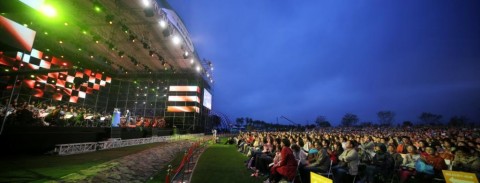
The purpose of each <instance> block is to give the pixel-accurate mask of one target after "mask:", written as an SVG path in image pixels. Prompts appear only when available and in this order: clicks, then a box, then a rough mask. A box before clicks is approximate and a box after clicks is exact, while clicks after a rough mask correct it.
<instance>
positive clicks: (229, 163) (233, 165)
mask: <svg viewBox="0 0 480 183" xmlns="http://www.w3.org/2000/svg"><path fill="white" fill-rule="evenodd" d="M225 140H226V139H222V141H221V143H220V144H212V145H209V147H208V149H206V150H205V152H203V154H202V155H201V156H200V159H199V160H198V164H197V166H196V168H195V171H194V173H193V177H192V182H193V183H202V182H228V183H235V182H238V183H246V182H252V183H256V182H263V181H264V180H265V179H266V178H253V177H250V174H251V171H250V170H247V168H246V167H245V165H244V161H245V160H247V157H246V156H245V155H243V154H242V153H239V152H238V151H237V149H236V147H235V145H223V143H225Z"/></svg>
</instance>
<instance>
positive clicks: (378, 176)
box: [366, 143, 394, 183]
mask: <svg viewBox="0 0 480 183" xmlns="http://www.w3.org/2000/svg"><path fill="white" fill-rule="evenodd" d="M374 151H375V155H374V156H373V158H372V162H371V164H368V165H367V166H366V175H367V180H368V182H369V183H375V182H386V181H387V180H388V179H390V177H391V174H392V173H393V166H394V160H393V157H392V156H390V154H389V153H388V152H387V147H385V145H384V144H381V143H379V144H377V145H375V147H374Z"/></svg>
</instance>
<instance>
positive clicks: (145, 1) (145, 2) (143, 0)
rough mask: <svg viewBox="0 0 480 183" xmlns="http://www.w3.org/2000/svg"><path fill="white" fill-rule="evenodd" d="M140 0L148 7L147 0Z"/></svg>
mask: <svg viewBox="0 0 480 183" xmlns="http://www.w3.org/2000/svg"><path fill="white" fill-rule="evenodd" d="M142 2H143V5H144V6H145V7H149V6H150V2H148V0H142Z"/></svg>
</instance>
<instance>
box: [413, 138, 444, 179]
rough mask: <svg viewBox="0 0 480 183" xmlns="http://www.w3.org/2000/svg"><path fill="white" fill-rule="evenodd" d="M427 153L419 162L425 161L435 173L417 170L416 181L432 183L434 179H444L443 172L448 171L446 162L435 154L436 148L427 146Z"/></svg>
mask: <svg viewBox="0 0 480 183" xmlns="http://www.w3.org/2000/svg"><path fill="white" fill-rule="evenodd" d="M425 152H426V154H425V155H421V156H420V159H419V161H423V162H424V163H425V164H426V165H427V166H431V167H433V172H430V171H420V170H417V171H416V175H415V179H416V180H419V181H420V182H432V181H433V178H434V177H437V178H443V176H442V170H446V169H447V165H446V164H445V160H444V159H443V158H441V157H440V156H438V155H437V154H435V147H431V146H427V147H426V148H425Z"/></svg>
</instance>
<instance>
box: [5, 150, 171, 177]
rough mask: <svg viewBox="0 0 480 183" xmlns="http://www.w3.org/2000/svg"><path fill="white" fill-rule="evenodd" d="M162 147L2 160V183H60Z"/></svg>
mask: <svg viewBox="0 0 480 183" xmlns="http://www.w3.org/2000/svg"><path fill="white" fill-rule="evenodd" d="M163 144H165V143H152V144H145V145H138V146H131V147H124V148H117V149H110V150H105V151H97V152H92V153H85V154H77V155H69V156H49V155H38V156H21V157H18V156H7V157H6V156H2V157H0V182H45V181H49V180H58V179H59V178H61V177H63V176H65V175H68V174H71V173H75V172H78V171H80V170H84V169H88V168H90V167H92V166H96V165H99V164H101V163H104V162H107V161H110V160H113V159H117V158H120V157H123V156H127V155H130V154H134V153H137V152H141V151H143V150H146V149H150V148H154V147H158V146H161V145H163Z"/></svg>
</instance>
